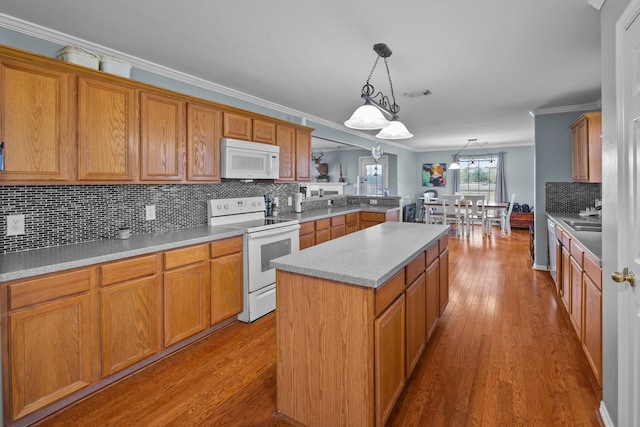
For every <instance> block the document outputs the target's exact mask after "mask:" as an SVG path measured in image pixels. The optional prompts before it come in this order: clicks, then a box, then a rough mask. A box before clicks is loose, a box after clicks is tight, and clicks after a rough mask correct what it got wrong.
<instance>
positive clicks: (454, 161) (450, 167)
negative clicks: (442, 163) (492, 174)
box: [449, 139, 498, 169]
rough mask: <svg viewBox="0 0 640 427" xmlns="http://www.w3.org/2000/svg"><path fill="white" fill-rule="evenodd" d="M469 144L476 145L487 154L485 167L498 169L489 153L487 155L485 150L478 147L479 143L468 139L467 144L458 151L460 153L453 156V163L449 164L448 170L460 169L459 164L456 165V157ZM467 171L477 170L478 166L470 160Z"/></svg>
mask: <svg viewBox="0 0 640 427" xmlns="http://www.w3.org/2000/svg"><path fill="white" fill-rule="evenodd" d="M469 144H476V145H477V146H478V147H480V148H482V150H483V151H484V152H485V153H487V154H488V155H489V159H490V160H489V164H488V165H487V167H488V168H489V169H494V168H497V167H498V164H497V163H496V162H495V160H493V155H492V154H491V153H489V152H488V151H487V149H486V148H484V147H483V146H482V145H480V143H479V142H478V140H477V139H468V140H467V143H466V145H465V146H464V147H462V148H461V149H460V151H458V152H457V153H456V154H455V155H454V156H453V163H451V164H450V165H449V169H460V163H458V162H457V161H456V159H457V158H458V155H459V154H460V153H462V152H463V151H464V149H465V148H467V147H468V146H469ZM468 167H469V169H477V168H478V164H477V163H476V162H475V160H474V159H473V158H471V163H469V166H468Z"/></svg>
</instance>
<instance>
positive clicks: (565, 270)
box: [561, 246, 571, 312]
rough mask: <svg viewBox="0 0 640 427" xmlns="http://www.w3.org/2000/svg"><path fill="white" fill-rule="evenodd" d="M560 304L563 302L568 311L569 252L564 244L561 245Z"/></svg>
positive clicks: (569, 294) (569, 292) (569, 300)
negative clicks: (561, 290)
mask: <svg viewBox="0 0 640 427" xmlns="http://www.w3.org/2000/svg"><path fill="white" fill-rule="evenodd" d="M561 277H562V289H563V292H562V294H561V296H562V304H564V308H565V310H567V312H569V311H570V302H571V254H570V253H569V249H568V248H567V247H565V246H563V247H562V275H561Z"/></svg>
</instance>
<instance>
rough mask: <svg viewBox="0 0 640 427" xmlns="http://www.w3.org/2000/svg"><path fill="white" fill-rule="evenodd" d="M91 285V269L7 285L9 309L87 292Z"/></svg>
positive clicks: (55, 274)
mask: <svg viewBox="0 0 640 427" xmlns="http://www.w3.org/2000/svg"><path fill="white" fill-rule="evenodd" d="M90 286H91V270H90V269H84V270H77V271H72V272H69V273H62V274H59V273H54V274H52V275H49V276H40V277H37V278H35V279H31V280H25V281H21V282H12V283H9V285H8V293H9V295H8V296H9V310H14V309H16V308H22V307H27V306H30V305H34V304H39V303H42V302H46V301H53V300H55V299H58V298H62V297H65V296H69V295H73V294H77V293H80V292H88V291H89V288H90Z"/></svg>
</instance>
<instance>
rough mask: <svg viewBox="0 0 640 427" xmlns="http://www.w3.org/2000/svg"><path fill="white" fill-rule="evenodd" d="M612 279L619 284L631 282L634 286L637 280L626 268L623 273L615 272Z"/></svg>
mask: <svg viewBox="0 0 640 427" xmlns="http://www.w3.org/2000/svg"><path fill="white" fill-rule="evenodd" d="M611 278H612V279H613V281H614V282H617V283H622V282H629V284H630V285H631V286H633V285H634V283H633V282H634V280H635V279H636V276H635V274H633V271H631V270H629V269H628V268H627V267H625V268H624V270H622V273H620V272H619V271H615V272H613V273H612V274H611Z"/></svg>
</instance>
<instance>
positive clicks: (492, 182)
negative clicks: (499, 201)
mask: <svg viewBox="0 0 640 427" xmlns="http://www.w3.org/2000/svg"><path fill="white" fill-rule="evenodd" d="M491 160H492V159H491V158H490V157H474V158H466V159H462V158H461V159H460V160H459V161H458V163H459V164H460V190H459V191H460V194H465V193H468V194H484V195H486V197H487V201H488V202H494V201H495V196H496V176H497V173H496V172H497V171H498V169H497V168H495V167H493V168H490V167H489V162H490V161H491ZM493 161H494V163H495V159H494V160H493ZM472 163H473V165H474V166H476V165H477V167H473V166H472V167H469V166H470V165H472Z"/></svg>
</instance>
